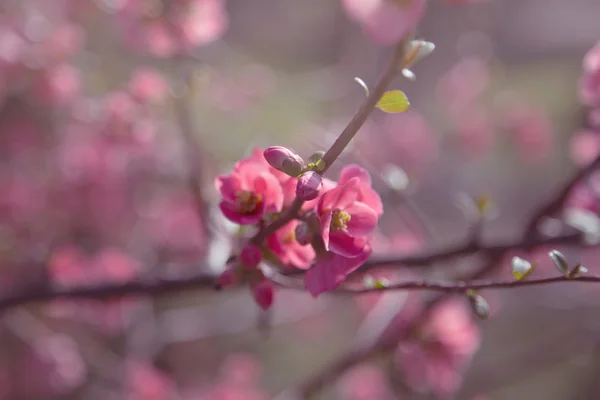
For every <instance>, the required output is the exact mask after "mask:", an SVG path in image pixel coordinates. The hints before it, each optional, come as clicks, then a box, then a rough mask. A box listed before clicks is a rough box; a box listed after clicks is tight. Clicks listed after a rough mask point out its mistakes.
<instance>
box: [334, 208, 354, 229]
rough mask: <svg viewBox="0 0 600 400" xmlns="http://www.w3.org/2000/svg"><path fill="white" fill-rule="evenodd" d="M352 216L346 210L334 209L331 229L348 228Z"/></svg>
mask: <svg viewBox="0 0 600 400" xmlns="http://www.w3.org/2000/svg"><path fill="white" fill-rule="evenodd" d="M351 219H352V217H351V216H350V214H348V213H347V212H346V211H342V210H335V211H334V212H333V216H332V217H331V229H333V230H340V229H346V228H348V225H347V224H348V222H350V220H351Z"/></svg>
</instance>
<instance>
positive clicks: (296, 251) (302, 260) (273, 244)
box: [267, 220, 315, 269]
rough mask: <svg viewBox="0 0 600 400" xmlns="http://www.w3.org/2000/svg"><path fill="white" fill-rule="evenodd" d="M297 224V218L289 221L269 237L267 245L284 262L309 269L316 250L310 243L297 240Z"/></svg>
mask: <svg viewBox="0 0 600 400" xmlns="http://www.w3.org/2000/svg"><path fill="white" fill-rule="evenodd" d="M297 226H298V221H297V220H293V221H290V222H288V223H287V224H286V225H285V226H283V227H282V228H281V229H279V230H277V231H276V232H275V233H274V234H272V235H271V236H269V237H268V238H267V246H268V248H269V250H270V251H271V252H273V254H274V255H276V256H277V258H278V259H279V260H280V261H281V262H282V263H284V264H287V265H291V266H294V267H296V268H300V269H308V268H309V267H310V265H311V264H312V262H313V260H314V258H315V251H314V249H313V248H312V246H311V245H310V244H308V245H304V246H303V245H301V244H300V243H298V242H297V241H296V234H295V230H296V227H297Z"/></svg>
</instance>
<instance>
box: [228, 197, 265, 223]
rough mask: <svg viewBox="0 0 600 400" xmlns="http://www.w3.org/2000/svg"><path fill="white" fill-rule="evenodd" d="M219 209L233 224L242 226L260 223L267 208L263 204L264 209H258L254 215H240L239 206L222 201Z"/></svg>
mask: <svg viewBox="0 0 600 400" xmlns="http://www.w3.org/2000/svg"><path fill="white" fill-rule="evenodd" d="M219 208H220V209H221V212H222V213H223V215H224V216H225V218H227V219H228V220H230V221H231V222H235V223H236V224H240V225H253V224H256V223H258V222H260V220H261V218H262V216H263V214H264V208H265V207H264V203H262V207H260V208H259V209H257V210H256V211H255V212H254V213H252V214H242V213H240V210H239V208H238V207H237V204H235V203H230V202H227V201H221V203H219Z"/></svg>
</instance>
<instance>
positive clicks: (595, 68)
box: [579, 42, 600, 106]
mask: <svg viewBox="0 0 600 400" xmlns="http://www.w3.org/2000/svg"><path fill="white" fill-rule="evenodd" d="M583 71H584V72H583V76H582V77H581V81H580V92H579V97H580V99H581V102H582V103H584V104H587V105H589V106H599V105H600V42H598V43H597V44H596V46H595V47H594V48H592V49H591V50H590V51H589V52H588V53H587V54H586V55H585V57H584V59H583Z"/></svg>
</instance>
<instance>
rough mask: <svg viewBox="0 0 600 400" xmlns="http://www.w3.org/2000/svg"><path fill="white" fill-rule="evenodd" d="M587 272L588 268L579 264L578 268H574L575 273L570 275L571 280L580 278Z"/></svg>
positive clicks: (572, 272)
mask: <svg viewBox="0 0 600 400" xmlns="http://www.w3.org/2000/svg"><path fill="white" fill-rule="evenodd" d="M587 272H588V269H587V268H586V267H584V266H583V265H581V264H577V266H576V267H575V268H573V271H571V273H570V274H569V279H573V278H577V277H578V276H581V275H583V274H586V273H587Z"/></svg>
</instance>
